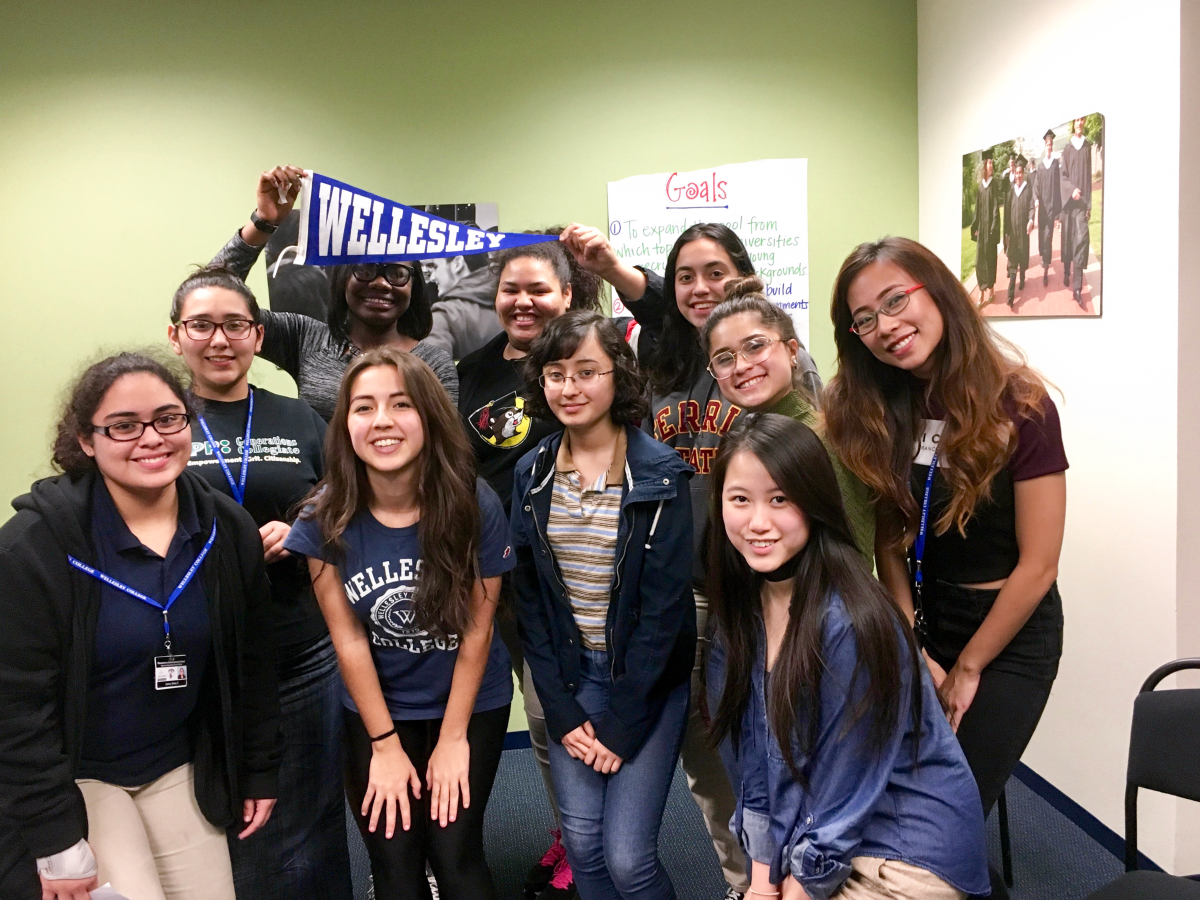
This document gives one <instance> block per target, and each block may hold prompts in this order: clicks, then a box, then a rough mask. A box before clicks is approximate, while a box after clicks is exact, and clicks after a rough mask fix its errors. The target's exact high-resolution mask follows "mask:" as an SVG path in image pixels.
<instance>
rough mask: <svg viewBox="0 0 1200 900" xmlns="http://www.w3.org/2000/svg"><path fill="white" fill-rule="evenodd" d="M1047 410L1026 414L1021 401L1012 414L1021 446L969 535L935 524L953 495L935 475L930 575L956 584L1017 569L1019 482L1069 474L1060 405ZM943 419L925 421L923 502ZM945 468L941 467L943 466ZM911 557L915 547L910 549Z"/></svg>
mask: <svg viewBox="0 0 1200 900" xmlns="http://www.w3.org/2000/svg"><path fill="white" fill-rule="evenodd" d="M1042 408H1043V410H1044V411H1045V414H1046V415H1045V420H1040V419H1038V418H1036V417H1035V418H1033V419H1029V418H1025V417H1023V416H1019V415H1018V414H1017V412H1016V407H1015V404H1013V405H1012V406H1011V408H1010V411H1009V414H1010V416H1011V417H1012V420H1013V424H1014V425H1015V426H1016V429H1017V446H1016V449H1015V450H1014V451H1013V454H1012V457H1011V458H1010V459H1009V461H1008V465H1006V466H1005V467H1004V468H1003V469H1001V470H1000V472H999V473H997V475H996V477H995V478H994V479H993V481H992V495H991V498H990V499H988V500H981V501H980V502H979V504H978V505H977V506H976V507H975V512H974V513H973V514H972V515H971V518H970V519H969V520H968V521H967V527H966V536H965V537H964V536H963V535H962V534H961V533H959V530H958V528H956V527H955V526H953V525H952V526H951V527H950V528H949V530H948V531H946V533H945V534H941V535H939V534H936V533H935V529H934V527H933V523H934V522H936V521H937V520H938V517H939V516H941V514H942V512H944V511H945V509H946V505H947V503H948V502H949V499H950V489H949V486H948V485H947V484H946V482H945V481H944V479H943V478H942V477H941V475H940V473H939V474H935V475H934V480H933V496H932V498H931V501H930V507H931V508H930V511H929V523H930V524H929V530H928V532H927V537H926V540H925V560H924V563H923V564H922V569H923V570H924V572H925V578H926V579H927V580H929V581H933V580H935V579H937V580H941V581H947V582H950V583H951V584H981V583H983V582H988V581H999V580H1000V579H1001V578H1007V577H1008V576H1009V575H1010V574H1012V570H1013V569H1014V568H1016V565H1017V559H1018V557H1019V556H1020V554H1019V551H1018V548H1017V519H1016V503H1015V500H1014V495H1013V484H1014V482H1017V481H1028V480H1029V479H1031V478H1040V477H1041V476H1042V475H1051V474H1053V473H1055V472H1065V471H1066V469H1067V454H1066V450H1065V449H1064V448H1063V442H1062V427H1061V425H1060V423H1059V420H1058V408H1057V407H1056V406H1055V405H1054V401H1053V400H1051V399H1050V398H1049V397H1047V398H1046V399H1045V400H1044V401H1043V403H1042ZM943 424H944V423H943V421H942V420H941V419H937V418H929V419H926V420H925V421H924V427H923V428H922V434H921V440H920V446H919V447H918V448H917V455H916V458H915V459H914V460H913V466H912V475H911V477H910V483H911V487H912V492H913V496H914V497H915V498H916V500H917V503H918V504H920V503H921V502H922V500H923V499H924V497H925V478H926V476H927V475H928V473H929V462H930V460H931V458H932V457H933V451H934V449H936V447H937V441H938V439H939V438H940V437H941V432H942V426H943ZM939 468H940V465H939ZM910 555H911V551H910Z"/></svg>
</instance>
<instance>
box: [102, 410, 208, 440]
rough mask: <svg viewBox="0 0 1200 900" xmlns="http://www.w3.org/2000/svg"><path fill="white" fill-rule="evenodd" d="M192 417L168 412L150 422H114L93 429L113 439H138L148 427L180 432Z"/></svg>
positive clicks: (163, 432)
mask: <svg viewBox="0 0 1200 900" xmlns="http://www.w3.org/2000/svg"><path fill="white" fill-rule="evenodd" d="M191 418H192V417H191V416H189V415H188V414H187V413H167V414H166V415H165V416H159V417H158V418H155V419H151V420H150V421H149V422H114V423H113V424H112V425H93V426H92V431H98V432H99V433H100V434H102V435H104V436H105V437H106V438H108V439H109V440H111V441H136V440H137V439H138V438H140V437H141V436H142V433H143V432H144V431H145V430H146V428H147V427H150V428H153V429H154V430H155V431H157V432H158V433H159V434H178V433H179V432H181V431H183V429H185V428H187V427H188V422H190V421H191Z"/></svg>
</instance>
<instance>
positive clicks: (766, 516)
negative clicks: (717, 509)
mask: <svg viewBox="0 0 1200 900" xmlns="http://www.w3.org/2000/svg"><path fill="white" fill-rule="evenodd" d="M721 519H722V521H723V522H724V523H725V534H726V535H727V536H728V538H729V542H730V543H731V544H733V548H734V549H735V550H737V552H738V553H740V554H741V555H742V556H743V557H744V558H745V560H746V564H747V565H748V566H750V568H751V569H753V570H754V571H755V572H773V571H775V570H776V569H778V568H779V567H780V566H782V565H783V564H784V563H785V562H787V561H788V560H789V559H791V558H792V557H793V556H795V555H796V554H797V553H799V552H800V551H801V550H803V549H804V545H805V544H807V543H808V535H809V528H808V519H807V518H806V517H805V515H804V513H803V512H802V511H801V510H800V507H798V506H796V504H795V503H793V502H792V501H791V500H789V499H788V498H787V496H785V495H784V493H783V491H781V490H780V489H779V486H778V485H777V484H775V479H773V478H772V477H771V473H770V472H768V471H767V468H766V466H764V465H763V464H762V462H760V461H759V458H758V457H757V456H755V455H754V454H753V453H750V452H748V451H745V450H742V451H740V452H738V453H735V454H734V455H733V457H732V458H731V459H730V460H729V466H728V468H726V470H725V483H724V486H723V488H722V490H721Z"/></svg>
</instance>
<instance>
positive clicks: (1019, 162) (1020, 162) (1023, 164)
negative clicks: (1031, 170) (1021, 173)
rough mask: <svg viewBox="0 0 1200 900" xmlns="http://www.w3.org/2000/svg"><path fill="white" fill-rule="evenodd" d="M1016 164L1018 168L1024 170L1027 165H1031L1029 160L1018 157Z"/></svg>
mask: <svg viewBox="0 0 1200 900" xmlns="http://www.w3.org/2000/svg"><path fill="white" fill-rule="evenodd" d="M1016 163H1017V165H1018V166H1020V167H1021V168H1022V169H1023V168H1025V167H1026V166H1027V165H1029V160H1027V159H1026V158H1025V157H1024V156H1018V157H1017V159H1016Z"/></svg>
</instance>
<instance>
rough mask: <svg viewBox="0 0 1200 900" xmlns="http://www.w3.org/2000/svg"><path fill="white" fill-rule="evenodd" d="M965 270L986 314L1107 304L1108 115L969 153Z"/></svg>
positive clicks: (1035, 314) (1060, 312)
mask: <svg viewBox="0 0 1200 900" xmlns="http://www.w3.org/2000/svg"><path fill="white" fill-rule="evenodd" d="M962 185H963V192H962V270H961V273H960V277H961V278H962V282H963V285H965V286H966V288H967V291H968V293H969V294H970V295H971V299H972V300H974V301H975V303H976V304H977V305H978V306H979V309H980V311H981V312H982V313H983V314H984V315H985V316H1008V317H1012V316H1019V317H1023V318H1047V317H1066V316H1099V315H1100V314H1101V305H1102V303H1101V300H1102V294H1103V291H1102V284H1103V278H1102V274H1103V271H1102V269H1103V266H1102V261H1103V255H1104V116H1102V115H1101V114H1100V113H1092V114H1090V115H1084V116H1079V117H1077V118H1075V119H1072V120H1070V121H1068V122H1063V123H1060V124H1058V125H1055V126H1054V127H1052V128H1047V129H1046V131H1045V132H1044V133H1043V134H1042V135H1041V136H1040V137H1034V136H1028V137H1017V138H1013V139H1012V140H1008V141H1002V142H1001V143H999V144H993V145H992V146H991V147H984V148H983V149H982V150H975V151H973V152H971V153H967V154H965V155H964V156H963V171H962Z"/></svg>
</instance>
